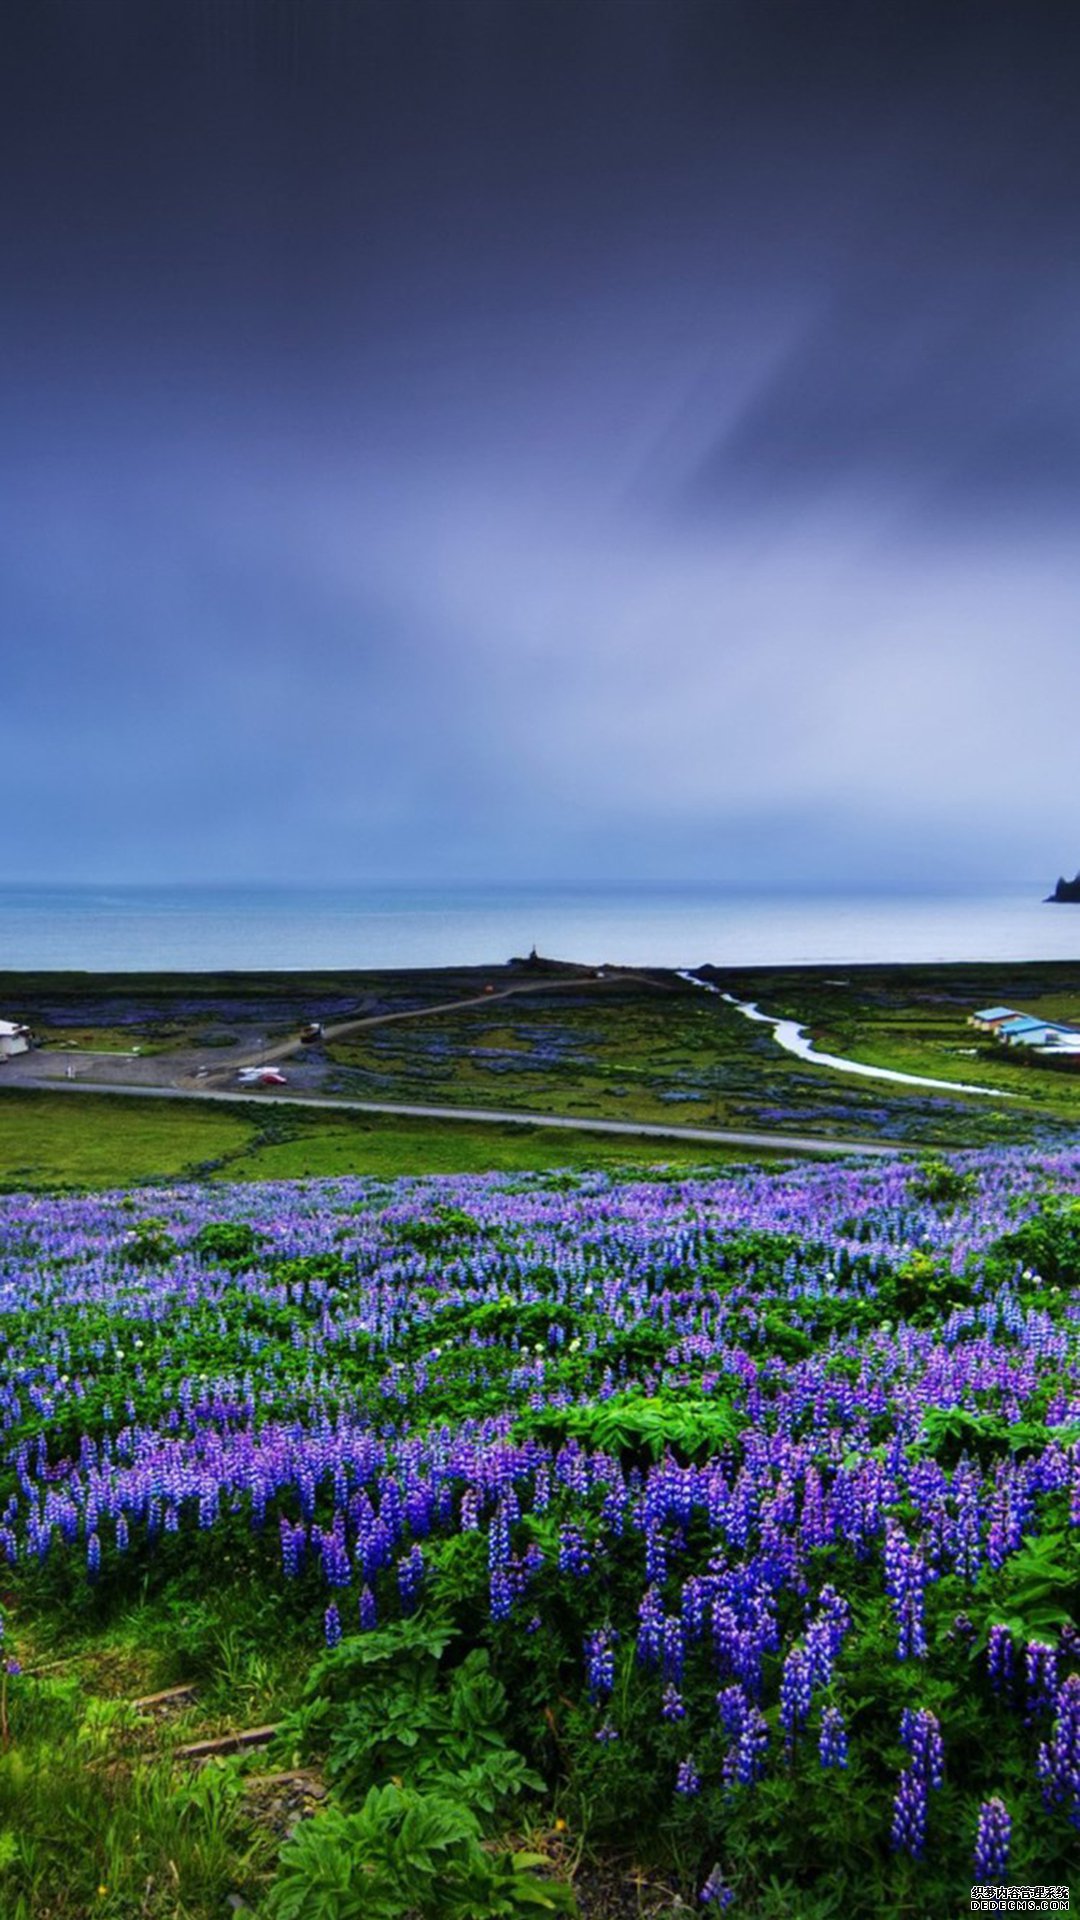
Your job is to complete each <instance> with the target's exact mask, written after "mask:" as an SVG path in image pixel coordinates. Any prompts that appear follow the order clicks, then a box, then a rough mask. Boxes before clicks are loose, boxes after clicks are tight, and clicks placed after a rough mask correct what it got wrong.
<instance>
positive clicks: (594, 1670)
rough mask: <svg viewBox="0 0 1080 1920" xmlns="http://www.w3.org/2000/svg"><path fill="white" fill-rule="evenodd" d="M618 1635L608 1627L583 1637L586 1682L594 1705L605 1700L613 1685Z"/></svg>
mask: <svg viewBox="0 0 1080 1920" xmlns="http://www.w3.org/2000/svg"><path fill="white" fill-rule="evenodd" d="M618 1637H619V1636H618V1634H617V1633H614V1632H613V1631H612V1629H611V1628H610V1627H601V1628H600V1630H599V1632H597V1633H590V1634H586V1636H585V1661H586V1681H587V1684H588V1688H589V1697H590V1699H591V1700H592V1701H593V1702H594V1703H599V1701H601V1700H603V1699H605V1698H606V1696H607V1695H608V1694H609V1693H610V1692H611V1690H612V1688H613V1686H614V1685H615V1642H616V1640H617V1639H618Z"/></svg>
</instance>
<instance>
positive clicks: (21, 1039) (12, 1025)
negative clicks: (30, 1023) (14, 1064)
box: [0, 1020, 30, 1060]
mask: <svg viewBox="0 0 1080 1920" xmlns="http://www.w3.org/2000/svg"><path fill="white" fill-rule="evenodd" d="M29 1050H30V1029H29V1027H20V1026H18V1025H17V1024H16V1022H15V1021H14V1020H0V1060H10V1058H11V1056H12V1054H13V1053H28V1052H29Z"/></svg>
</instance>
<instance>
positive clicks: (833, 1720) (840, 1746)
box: [818, 1707, 848, 1767]
mask: <svg viewBox="0 0 1080 1920" xmlns="http://www.w3.org/2000/svg"><path fill="white" fill-rule="evenodd" d="M818 1759H819V1760H820V1761H821V1764H822V1766H823V1767H846V1766H847V1762H848V1743H847V1728H846V1727H845V1725H844V1716H843V1714H842V1713H841V1711H840V1709H839V1707H826V1708H825V1709H824V1711H823V1713H822V1716H821V1733H820V1736H819V1738H818Z"/></svg>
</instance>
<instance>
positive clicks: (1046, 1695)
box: [1024, 1640, 1058, 1726]
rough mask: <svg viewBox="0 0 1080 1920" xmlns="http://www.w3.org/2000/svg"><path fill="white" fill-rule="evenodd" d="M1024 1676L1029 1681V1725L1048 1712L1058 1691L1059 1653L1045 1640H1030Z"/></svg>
mask: <svg viewBox="0 0 1080 1920" xmlns="http://www.w3.org/2000/svg"><path fill="white" fill-rule="evenodd" d="M1024 1677H1025V1679H1026V1681H1027V1713H1026V1715H1025V1720H1026V1722H1027V1724H1028V1726H1030V1725H1031V1722H1032V1721H1033V1720H1034V1719H1036V1718H1037V1716H1038V1715H1039V1714H1041V1713H1048V1712H1049V1711H1050V1708H1051V1707H1052V1705H1053V1703H1054V1697H1055V1695H1056V1693H1057V1683H1058V1672H1057V1653H1056V1651H1055V1649H1054V1648H1053V1647H1051V1646H1048V1645H1047V1643H1046V1641H1045V1640H1029V1641H1028V1643H1027V1646H1026V1647H1025V1648H1024Z"/></svg>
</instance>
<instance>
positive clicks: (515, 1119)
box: [0, 1075, 901, 1160]
mask: <svg viewBox="0 0 1080 1920" xmlns="http://www.w3.org/2000/svg"><path fill="white" fill-rule="evenodd" d="M4 1084H5V1082H4V1079H3V1076H2V1075H0V1091H3V1088H4ZM7 1085H8V1086H9V1087H13V1088H14V1087H34V1088H37V1089H40V1090H42V1091H47V1092H49V1093H101V1094H107V1095H109V1096H110V1097H113V1096H116V1097H118V1098H120V1099H125V1098H126V1099H136V1100H224V1101H227V1102H228V1103H229V1104H230V1105H234V1106H260V1107H265V1106H280V1107H306V1108H307V1109H308V1110H309V1111H314V1112H316V1113H319V1112H321V1111H322V1110H323V1109H324V1108H327V1107H329V1108H331V1109H335V1110H342V1111H344V1112H346V1113H385V1114H396V1115H397V1116H398V1118H399V1119H403V1120H472V1121H480V1122H482V1123H484V1124H486V1125H489V1126H490V1125H497V1126H510V1127H561V1128H562V1129H563V1130H564V1131H571V1132H574V1133H619V1134H630V1135H634V1136H637V1137H641V1138H644V1139H649V1140H704V1141H707V1142H709V1143H710V1144H711V1145H714V1146H718V1147H759V1148H760V1147H768V1148H771V1149H772V1150H773V1151H774V1152H779V1153H799V1154H819V1153H820V1154H858V1155H860V1156H862V1157H863V1158H873V1159H880V1160H886V1159H892V1158H893V1157H894V1156H895V1155H896V1154H897V1153H899V1152H900V1151H901V1149H900V1148H898V1147H886V1146H882V1145H880V1144H879V1143H878V1142H876V1141H870V1140H822V1139H820V1138H819V1137H817V1136H815V1135H814V1134H807V1133H739V1132H734V1131H731V1130H729V1129H727V1128H721V1127H665V1126H657V1125H654V1124H652V1123H651V1122H649V1121H645V1120H641V1121H638V1120H594V1119H592V1118H588V1119H578V1118H577V1117H572V1116H571V1115H569V1114H561V1113H512V1112H510V1111H503V1110H501V1109H498V1108H493V1107H413V1106H402V1105H398V1104H397V1103H396V1102H392V1101H389V1100H342V1099H338V1098H337V1097H336V1096H335V1097H333V1098H321V1097H317V1098H314V1099H308V1100H305V1099H302V1098H300V1097H298V1096H297V1095H296V1094H287V1093H286V1094H283V1093H270V1092H268V1091H262V1092H258V1093H221V1092H218V1091H217V1090H216V1089H211V1088H206V1089H204V1090H201V1091H200V1090H198V1089H194V1088H189V1087H160V1086H158V1087H155V1086H145V1087H132V1086H116V1085H115V1084H114V1085H103V1084H102V1083H101V1082H97V1083H94V1082H92V1081H87V1080H75V1081H72V1080H49V1079H32V1078H30V1077H29V1075H26V1076H23V1075H20V1077H19V1079H18V1081H17V1082H16V1081H14V1080H9V1081H8V1082H7Z"/></svg>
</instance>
